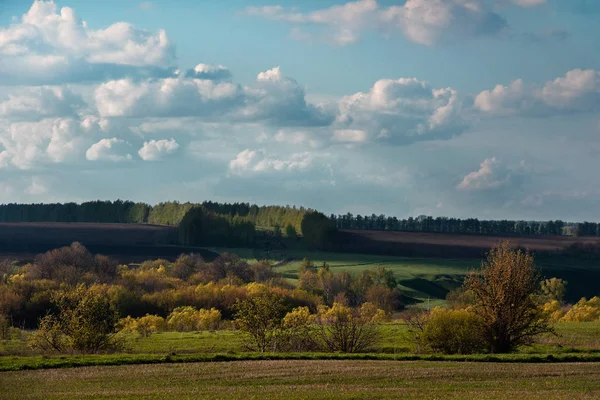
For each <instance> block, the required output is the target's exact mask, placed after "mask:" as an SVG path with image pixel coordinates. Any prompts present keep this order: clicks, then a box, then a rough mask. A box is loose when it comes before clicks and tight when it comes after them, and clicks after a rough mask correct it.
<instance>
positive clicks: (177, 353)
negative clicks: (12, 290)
mask: <svg viewBox="0 0 600 400" xmlns="http://www.w3.org/2000/svg"><path fill="white" fill-rule="evenodd" d="M555 330H556V335H553V334H546V335H544V336H542V337H541V338H540V339H539V341H538V343H537V344H535V345H533V346H529V347H523V348H522V349H521V350H520V351H519V352H518V353H514V354H506V355H470V356H460V355H459V356H445V355H436V354H434V355H431V354H416V353H415V350H416V348H415V344H414V342H413V341H411V339H410V333H409V331H408V327H407V325H406V324H403V323H385V324H382V325H381V338H380V340H379V342H378V343H377V345H376V347H375V348H374V349H373V350H372V353H368V354H331V353H324V354H319V353H287V354H284V353H265V354H260V353H248V352H246V350H245V348H244V346H243V344H244V337H243V335H242V334H241V333H240V332H239V331H234V330H220V331H215V332H208V331H203V332H161V333H155V334H152V335H151V336H149V337H140V336H138V335H137V334H134V333H131V334H127V335H124V336H123V337H122V339H123V348H122V350H121V352H119V353H115V354H96V355H94V354H92V355H83V354H63V355H51V354H49V355H42V354H37V353H33V352H32V351H31V350H30V349H29V348H28V347H27V345H26V342H25V341H24V340H10V341H0V355H2V356H0V371H10V370H21V369H40V368H42V369H43V368H55V367H70V366H86V365H120V364H141V363H173V362H194V361H213V360H222V361H231V360H245V359H261V358H277V359H294V358H296V359H298V358H300V359H303V358H306V359H323V358H325V359H330V358H333V359H336V358H343V359H362V358H367V359H369V358H371V359H383V360H385V359H388V360H419V359H421V360H455V361H456V360H458V361H465V360H470V361H506V362H527V361H529V362H546V361H600V322H579V323H573V322H570V323H559V324H556V325H555Z"/></svg>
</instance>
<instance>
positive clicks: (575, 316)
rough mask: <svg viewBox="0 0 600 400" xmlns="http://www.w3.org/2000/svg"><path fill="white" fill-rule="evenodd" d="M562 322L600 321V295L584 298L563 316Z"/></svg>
mask: <svg viewBox="0 0 600 400" xmlns="http://www.w3.org/2000/svg"><path fill="white" fill-rule="evenodd" d="M561 321H562V322H592V321H600V297H597V296H596V297H592V298H591V299H589V300H586V299H585V298H582V299H581V300H579V301H578V302H577V303H575V304H574V305H573V307H571V309H570V310H569V311H567V313H566V314H565V316H564V317H562V318H561Z"/></svg>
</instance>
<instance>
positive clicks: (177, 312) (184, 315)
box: [167, 306, 221, 332]
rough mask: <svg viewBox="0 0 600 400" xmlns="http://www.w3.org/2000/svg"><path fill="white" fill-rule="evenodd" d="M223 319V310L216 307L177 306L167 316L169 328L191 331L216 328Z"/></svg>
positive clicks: (178, 330)
mask: <svg viewBox="0 0 600 400" xmlns="http://www.w3.org/2000/svg"><path fill="white" fill-rule="evenodd" d="M220 321H221V312H220V311H219V310H217V309H215V308H211V309H210V310H206V309H203V308H202V309H200V310H196V309H195V308H194V307H190V306H186V307H177V308H176V309H174V310H173V312H172V313H171V314H169V317H168V318H167V326H168V328H169V330H174V331H177V332H191V331H204V330H215V329H217V328H218V326H219V322H220Z"/></svg>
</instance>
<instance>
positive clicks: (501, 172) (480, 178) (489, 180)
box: [457, 157, 524, 191]
mask: <svg viewBox="0 0 600 400" xmlns="http://www.w3.org/2000/svg"><path fill="white" fill-rule="evenodd" d="M523 168H524V164H521V166H520V167H519V168H518V169H511V168H508V167H507V166H505V165H503V164H502V163H501V162H500V161H498V160H497V159H496V157H491V158H486V159H485V160H484V161H483V162H482V163H481V164H480V166H479V169H478V170H476V171H473V172H470V173H469V174H467V175H466V176H465V177H464V178H463V179H462V181H461V182H460V183H459V184H458V186H457V189H459V190H463V191H484V190H491V189H499V188H503V187H506V186H509V185H511V184H518V183H519V182H520V180H521V177H522V174H523Z"/></svg>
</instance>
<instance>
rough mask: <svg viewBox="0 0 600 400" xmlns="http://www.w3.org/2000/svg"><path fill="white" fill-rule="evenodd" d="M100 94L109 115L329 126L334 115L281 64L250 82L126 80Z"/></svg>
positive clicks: (107, 86) (98, 98) (101, 89)
mask: <svg viewBox="0 0 600 400" xmlns="http://www.w3.org/2000/svg"><path fill="white" fill-rule="evenodd" d="M94 98H95V102H96V107H97V108H98V111H99V112H100V115H102V116H104V117H187V116H206V117H223V116H227V118H228V119H229V120H231V121H236V122H258V121H263V122H265V123H268V124H271V125H276V126H323V125H329V124H331V122H332V121H333V118H334V117H333V116H332V115H329V114H328V113H326V112H325V111H324V110H322V109H320V108H319V107H317V106H314V105H312V104H310V103H308V102H307V101H306V98H305V92H304V89H302V87H300V85H298V83H297V82H296V81H294V80H293V79H291V78H287V77H285V76H284V75H283V73H282V72H281V70H280V69H279V67H276V68H273V69H271V70H268V71H266V72H261V73H259V74H258V77H257V80H256V83H255V84H254V85H252V86H248V87H242V86H240V85H237V84H234V83H231V82H219V81H215V80H209V79H198V78H196V77H185V76H180V77H177V78H165V79H158V80H152V81H150V80H147V81H142V82H134V81H132V80H129V79H123V80H118V81H110V82H106V83H103V84H101V85H100V86H98V88H97V89H96V90H95V93H94Z"/></svg>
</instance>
